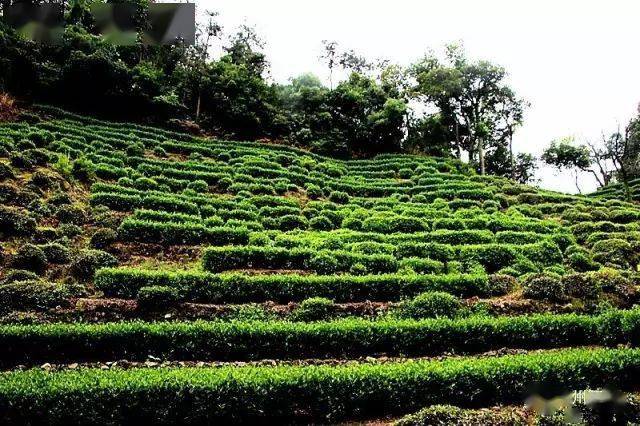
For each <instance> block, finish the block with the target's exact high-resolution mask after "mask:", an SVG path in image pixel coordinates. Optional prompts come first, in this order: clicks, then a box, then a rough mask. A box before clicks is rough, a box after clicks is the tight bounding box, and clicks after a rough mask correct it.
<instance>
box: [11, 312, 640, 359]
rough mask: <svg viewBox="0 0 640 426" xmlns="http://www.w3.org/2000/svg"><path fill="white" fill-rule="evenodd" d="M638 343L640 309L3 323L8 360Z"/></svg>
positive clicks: (300, 355) (407, 352)
mask: <svg viewBox="0 0 640 426" xmlns="http://www.w3.org/2000/svg"><path fill="white" fill-rule="evenodd" d="M639 342H640V310H631V311H612V312H609V313H606V314H603V315H600V316H584V315H576V314H559V315H553V314H538V315H531V316H521V317H498V318H492V317H469V318H462V319H430V320H421V321H415V320H392V319H388V320H378V321H370V320H363V319H342V320H335V321H329V322H311V323H304V322H285V321H270V322H257V321H249V322H236V321H232V322H205V321H196V322H184V323H180V322H167V323H143V322H130V323H110V324H52V325H6V326H0V346H1V347H3V348H4V349H3V350H2V351H1V352H0V365H4V366H11V365H15V364H35V363H41V362H45V361H48V362H79V361H108V360H110V359H123V358H124V359H129V360H133V359H136V360H144V359H145V358H146V357H147V356H148V355H149V354H152V355H154V356H156V357H160V358H163V359H174V360H204V359H214V360H222V361H230V360H254V359H304V358H355V357H359V356H366V355H371V354H385V355H388V356H409V357H413V356H431V355H439V354H442V353H444V352H454V353H479V352H485V351H489V350H493V349H499V348H503V347H508V348H519V349H542V348H556V347H570V346H581V345H614V344H621V343H624V344H632V345H637V344H638V343H639Z"/></svg>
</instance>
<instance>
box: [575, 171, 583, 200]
mask: <svg viewBox="0 0 640 426" xmlns="http://www.w3.org/2000/svg"><path fill="white" fill-rule="evenodd" d="M578 174H579V173H578V172H577V171H576V172H575V177H576V188H577V189H578V194H580V195H582V190H581V189H580V185H579V184H578Z"/></svg>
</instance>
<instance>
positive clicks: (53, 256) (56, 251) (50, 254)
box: [40, 243, 70, 264]
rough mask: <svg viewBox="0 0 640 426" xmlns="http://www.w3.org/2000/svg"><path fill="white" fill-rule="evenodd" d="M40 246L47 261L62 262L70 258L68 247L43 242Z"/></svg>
mask: <svg viewBox="0 0 640 426" xmlns="http://www.w3.org/2000/svg"><path fill="white" fill-rule="evenodd" d="M40 248H41V249H42V251H43V252H44V254H45V256H46V258H47V262H49V263H55V264H64V263H67V262H68V261H69V259H70V254H69V249H68V248H67V247H65V246H63V245H62V244H60V243H49V244H43V245H42V246H40Z"/></svg>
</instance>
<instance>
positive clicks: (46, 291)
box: [0, 280, 68, 312]
mask: <svg viewBox="0 0 640 426" xmlns="http://www.w3.org/2000/svg"><path fill="white" fill-rule="evenodd" d="M67 296H68V294H67V291H66V289H65V288H64V287H62V286H60V285H58V284H52V283H48V282H44V281H37V280H29V281H14V282H12V283H9V284H3V285H0V311H2V312H7V311H14V310H46V309H50V308H55V307H56V306H64V305H66V303H67V300H66V299H67Z"/></svg>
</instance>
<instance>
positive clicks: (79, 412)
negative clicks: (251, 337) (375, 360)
mask: <svg viewBox="0 0 640 426" xmlns="http://www.w3.org/2000/svg"><path fill="white" fill-rule="evenodd" d="M639 374H640V350H637V349H593V348H589V349H570V350H563V351H551V352H541V353H534V354H523V355H507V356H502V357H487V358H478V359H473V358H452V359H447V360H443V361H410V362H400V363H383V364H350V365H345V366H277V367H222V368H180V369H166V368H160V369H148V368H138V369H130V370H118V369H115V370H99V369H80V370H77V371H70V370H68V371H63V372H46V371H43V370H39V369H38V370H28V371H20V372H11V373H2V380H0V421H2V422H3V423H5V424H25V423H31V424H41V423H49V424H51V423H55V424H78V423H83V424H86V423H91V424H96V423H98V424H124V423H130V422H132V421H136V422H139V423H144V422H147V423H153V424H185V423H188V424H212V423H223V424H224V423H231V422H245V423H254V424H255V423H259V422H262V423H265V422H267V421H270V422H281V423H283V422H284V423H288V422H291V421H293V420H296V421H305V422H313V421H316V422H321V421H324V422H327V421H330V422H335V421H339V420H341V419H344V418H350V419H354V418H355V419H357V418H359V417H362V416H367V417H369V418H375V417H381V416H387V415H398V414H406V413H408V412H411V411H415V410H417V409H419V408H422V407H424V406H427V405H432V404H435V403H440V402H442V401H447V402H448V403H450V404H455V405H460V406H482V405H484V406H486V405H491V404H497V403H520V402H521V401H522V400H523V399H524V398H526V397H527V396H529V395H530V394H531V393H532V392H533V391H534V389H539V388H540V387H543V388H546V389H547V390H551V391H552V392H551V394H552V395H561V394H564V393H566V392H568V391H570V390H573V389H584V388H600V387H604V386H611V387H615V388H617V389H621V390H628V389H635V387H636V386H637V377H638V375H639Z"/></svg>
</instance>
